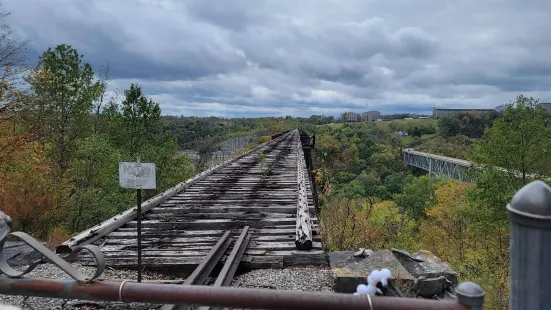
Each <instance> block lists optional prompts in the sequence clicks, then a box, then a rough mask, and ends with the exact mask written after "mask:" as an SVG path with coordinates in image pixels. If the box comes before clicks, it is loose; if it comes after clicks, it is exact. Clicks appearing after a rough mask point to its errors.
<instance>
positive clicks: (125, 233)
mask: <svg viewBox="0 0 551 310" xmlns="http://www.w3.org/2000/svg"><path fill="white" fill-rule="evenodd" d="M249 232H250V233H251V234H252V235H253V236H273V235H275V236H276V237H277V235H282V236H292V237H293V238H294V236H295V228H294V227H293V228H275V229H258V228H255V229H250V230H249ZM223 233H224V230H161V231H158V230H156V229H151V228H150V229H148V230H142V237H143V238H149V237H157V238H160V237H199V236H207V237H216V236H219V237H220V236H222V234H223ZM232 235H234V236H237V235H239V231H234V232H233V233H232ZM137 236H138V234H137V232H136V230H135V229H134V228H120V229H117V231H114V232H112V233H110V234H109V239H134V238H136V237H137Z"/></svg>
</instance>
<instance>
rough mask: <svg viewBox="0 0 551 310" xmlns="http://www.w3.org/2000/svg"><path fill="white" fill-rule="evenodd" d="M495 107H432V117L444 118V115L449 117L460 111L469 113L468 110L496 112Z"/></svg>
mask: <svg viewBox="0 0 551 310" xmlns="http://www.w3.org/2000/svg"><path fill="white" fill-rule="evenodd" d="M495 111H496V110H494V109H436V108H433V109H432V118H442V117H448V116H452V115H455V114H459V113H468V112H476V113H488V112H495Z"/></svg>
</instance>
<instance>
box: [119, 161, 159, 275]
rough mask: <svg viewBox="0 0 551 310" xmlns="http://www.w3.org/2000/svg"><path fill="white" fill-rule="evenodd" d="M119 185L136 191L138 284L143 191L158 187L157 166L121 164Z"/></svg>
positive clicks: (140, 271)
mask: <svg viewBox="0 0 551 310" xmlns="http://www.w3.org/2000/svg"><path fill="white" fill-rule="evenodd" d="M119 184H120V186H121V187H122V188H135V189H136V200H137V201H136V202H137V204H136V205H137V212H136V213H137V214H136V218H137V221H138V225H137V226H138V227H137V232H138V282H142V189H155V188H156V187H157V180H156V172H155V164H152V163H140V162H139V159H138V162H136V163H133V162H121V163H119Z"/></svg>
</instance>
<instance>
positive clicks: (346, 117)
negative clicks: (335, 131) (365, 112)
mask: <svg viewBox="0 0 551 310" xmlns="http://www.w3.org/2000/svg"><path fill="white" fill-rule="evenodd" d="M342 120H343V121H344V122H357V121H358V120H359V115H358V114H357V113H354V112H344V113H343V114H342Z"/></svg>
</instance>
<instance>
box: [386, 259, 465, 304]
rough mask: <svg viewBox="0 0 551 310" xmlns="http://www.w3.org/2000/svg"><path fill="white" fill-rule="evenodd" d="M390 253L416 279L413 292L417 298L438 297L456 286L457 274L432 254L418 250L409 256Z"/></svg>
mask: <svg viewBox="0 0 551 310" xmlns="http://www.w3.org/2000/svg"><path fill="white" fill-rule="evenodd" d="M392 253H393V254H394V256H395V257H396V258H397V259H398V260H399V261H400V263H401V265H402V266H403V267H404V268H405V269H406V270H407V271H408V272H409V273H410V274H411V275H412V276H414V277H415V278H416V279H417V281H416V285H415V287H414V290H415V294H416V295H418V296H422V297H426V298H432V297H434V296H440V295H442V294H445V292H446V291H447V290H448V289H450V288H453V287H454V286H456V285H457V273H456V272H455V271H453V270H452V269H451V267H450V266H449V265H448V264H447V263H445V262H443V261H442V260H441V259H440V258H439V257H437V256H436V255H434V254H433V253H432V252H429V251H424V250H420V251H418V252H416V253H413V254H410V253H408V252H407V251H403V250H397V249H392Z"/></svg>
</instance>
